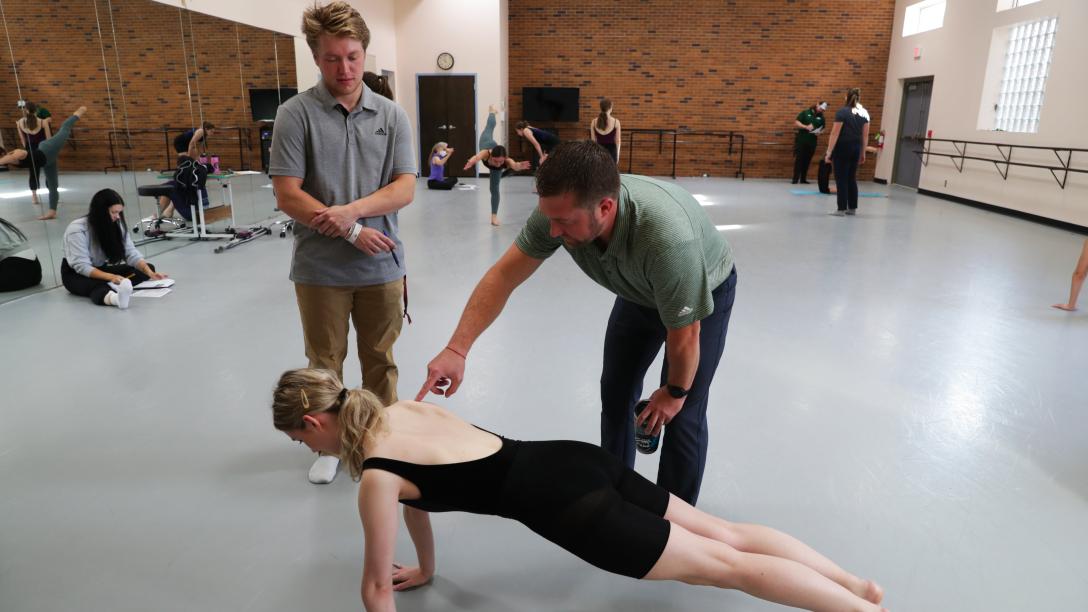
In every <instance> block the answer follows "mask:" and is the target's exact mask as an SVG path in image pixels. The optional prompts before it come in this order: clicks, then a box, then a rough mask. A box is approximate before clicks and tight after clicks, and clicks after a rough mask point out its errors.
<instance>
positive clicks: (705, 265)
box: [514, 174, 733, 328]
mask: <svg viewBox="0 0 1088 612" xmlns="http://www.w3.org/2000/svg"><path fill="white" fill-rule="evenodd" d="M618 204H619V208H618V210H617V212H616V225H615V226H614V227H613V229H612V239H611V240H610V241H609V243H608V246H607V247H606V248H605V249H604V250H601V248H600V247H599V246H597V244H596V243H595V242H590V243H588V244H585V245H582V246H580V247H577V248H573V249H572V248H569V247H567V246H566V245H565V244H564V243H563V241H562V239H560V238H552V236H551V233H550V231H549V225H550V222H549V221H548V218H547V217H545V216H544V214H543V213H541V212H540V209H539V208H537V209H536V210H534V211H533V214H532V215H530V216H529V220H528V221H526V222H525V227H523V228H522V229H521V233H520V234H518V237H517V239H516V240H515V242H514V244H516V245H518V248H519V249H521V252H522V253H525V254H526V255H528V256H529V257H535V258H537V259H545V258H547V257H550V256H551V254H552V253H554V252H555V251H556V249H558V248H559V247H560V246H562V247H563V248H565V249H567V252H568V253H570V256H571V258H572V259H574V263H576V264H578V267H579V268H581V269H582V271H583V272H585V273H586V275H587V276H589V277H590V278H592V279H593V280H594V281H596V282H597V283H598V284H600V285H601V286H602V287H604V288H605V289H608V290H609V291H611V292H613V293H615V294H616V295H618V296H620V297H622V298H623V299H625V300H628V301H631V302H634V303H636V304H639V305H641V306H645V307H647V308H654V309H656V310H657V312H658V314H659V315H660V316H661V322H662V323H664V324H665V325H666V326H667V327H672V328H680V327H684V326H687V325H691V324H692V323H694V322H695V321H699V320H702V319H704V318H706V317H707V316H708V315H710V313H711V312H713V311H714V296H713V295H711V292H712V291H714V289H717V288H718V285H720V284H722V283H723V282H725V279H727V278H729V274H730V273H731V272H732V271H733V249H732V248H730V246H729V243H728V242H726V241H725V238H723V237H722V235H721V233H720V232H718V230H717V229H716V228H715V227H714V225H713V224H712V223H711V222H710V218H709V217H707V216H706V212H705V211H704V210H703V207H702V206H701V205H700V204H699V202H698V201H696V199H695V198H694V197H692V195H691V194H690V193H688V192H687V191H685V190H684V189H683V188H682V187H679V186H678V185H675V184H673V183H666V182H663V181H658V180H655V179H652V178H649V177H645V176H635V175H633V174H624V175H621V176H620V199H619V203H618Z"/></svg>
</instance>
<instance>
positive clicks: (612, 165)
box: [536, 140, 620, 210]
mask: <svg viewBox="0 0 1088 612" xmlns="http://www.w3.org/2000/svg"><path fill="white" fill-rule="evenodd" d="M536 189H537V192H538V193H539V194H540V197H542V198H547V197H552V196H559V195H563V194H566V193H573V194H574V195H575V198H576V199H577V205H578V206H579V207H580V208H584V209H587V210H591V209H592V208H593V207H594V206H596V205H597V203H598V202H600V201H601V200H602V199H604V198H607V197H611V198H618V197H619V194H620V172H619V170H618V169H617V168H616V161H615V160H614V159H612V154H611V153H609V152H608V150H607V149H605V148H604V147H602V146H601V145H599V144H597V143H595V142H593V141H592V140H568V141H566V142H563V143H560V144H559V146H557V147H555V149H554V150H553V151H552V152H551V154H550V155H548V159H546V160H544V163H542V164H540V168H538V169H537V171H536Z"/></svg>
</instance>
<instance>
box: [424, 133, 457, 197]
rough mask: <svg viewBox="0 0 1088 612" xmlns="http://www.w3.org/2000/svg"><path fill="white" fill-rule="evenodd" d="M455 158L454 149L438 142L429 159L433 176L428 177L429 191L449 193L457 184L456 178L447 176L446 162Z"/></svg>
mask: <svg viewBox="0 0 1088 612" xmlns="http://www.w3.org/2000/svg"><path fill="white" fill-rule="evenodd" d="M452 156H453V149H452V148H450V147H449V146H448V145H447V144H446V143H444V142H436V143H435V144H434V146H433V147H431V154H430V156H429V157H428V158H427V159H428V160H429V162H430V164H431V175H430V176H429V177H427V189H440V190H442V191H449V190H450V189H453V186H454V185H456V184H457V177H456V176H450V177H447V176H446V162H448V161H449V160H450V157H452Z"/></svg>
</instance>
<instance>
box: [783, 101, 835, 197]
mask: <svg viewBox="0 0 1088 612" xmlns="http://www.w3.org/2000/svg"><path fill="white" fill-rule="evenodd" d="M825 110H827V102H824V101H822V100H821V101H820V102H817V103H816V104H813V105H812V106H810V107H808V108H806V109H805V110H803V111H801V112H800V113H798V114H797V118H796V119H794V120H793V125H794V127H796V128H797V136H796V137H795V138H794V139H793V155H794V162H793V180H792V181H790V182H791V183H793V184H794V185H796V184H797V183H804V184H808V166H809V164H810V163H812V155H813V154H814V153H815V152H816V135H817V134H819V133H820V132H822V131H823V129H824V111H825Z"/></svg>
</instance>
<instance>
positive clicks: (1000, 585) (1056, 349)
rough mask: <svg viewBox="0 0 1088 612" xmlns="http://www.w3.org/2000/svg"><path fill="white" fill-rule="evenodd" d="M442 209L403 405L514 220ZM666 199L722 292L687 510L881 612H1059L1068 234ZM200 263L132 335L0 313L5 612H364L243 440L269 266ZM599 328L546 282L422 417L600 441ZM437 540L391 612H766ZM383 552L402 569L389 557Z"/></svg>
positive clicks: (285, 341)
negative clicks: (699, 227)
mask: <svg viewBox="0 0 1088 612" xmlns="http://www.w3.org/2000/svg"><path fill="white" fill-rule="evenodd" d="M469 182H471V183H473V184H477V185H478V188H477V189H476V190H472V191H453V192H450V193H441V192H430V191H427V190H426V189H425V188H422V185H423V183H422V182H421V183H420V186H421V188H420V189H419V190H417V196H416V201H415V203H413V204H412V205H411V206H409V207H408V208H407V209H405V210H404V211H403V213H402V214H401V227H402V230H403V237H404V240H405V242H406V244H407V258H408V262H407V263H408V266H409V274H408V280H409V296H410V304H409V311H410V312H411V314H412V317H413V319H414V321H415V323H414V324H412V325H411V326H406V327H405V330H404V334H403V336H402V337H401V340H400V341H399V342H398V344H397V355H398V361H399V363H400V364H401V380H400V393H401V395H402V396H404V397H411V396H413V395H414V394H415V392H416V391H417V389H418V388H419V386H420V384H422V381H423V377H424V365H425V364H426V362H427V361H428V360H429V359H430V358H431V357H432V356H433V355H434V353H435V352H437V351H438V350H439V349H440V348H441V347H442V346H443V345H444V344H445V342H446V340H447V338H448V336H449V334H450V332H451V331H452V329H453V326H454V325H455V323H456V321H457V318H458V316H459V315H460V312H461V309H462V307H463V306H464V303H465V301H466V299H467V297H468V294H469V292H470V291H471V290H472V287H473V285H474V283H475V281H476V280H477V279H478V278H479V277H480V275H481V274H482V273H483V271H484V270H485V269H486V268H487V266H488V265H489V264H490V263H491V262H493V261H494V260H495V259H496V258H497V257H498V256H499V255H500V254H501V253H502V252H503V251H504V250H505V249H506V248H507V247H508V246H509V244H510V243H511V241H512V239H513V238H514V236H515V235H516V233H517V231H518V229H519V227H520V226H521V224H522V223H523V222H524V220H525V218H526V217H527V216H528V214H529V212H530V210H531V208H532V206H533V205H534V204H535V200H534V198H533V196H532V194H531V193H530V183H529V181H528V180H527V179H523V178H511V179H507V180H505V181H504V184H503V188H504V190H505V191H506V194H505V196H504V202H503V209H502V210H501V211H500V216H501V218H502V220H503V221H504V225H503V226H502V227H500V228H498V229H493V228H491V227H490V226H489V225H488V223H487V220H488V213H489V210H488V205H487V186H486V183H485V182H484V181H482V180H481V181H479V182H476V181H469ZM680 182H681V184H682V185H683V186H684V187H686V188H687V189H689V190H690V191H692V192H693V193H697V194H699V195H700V197H702V198H703V200H704V202H705V204H707V207H706V210H707V212H708V214H709V215H710V217H711V219H712V220H713V221H714V222H715V223H716V224H719V225H721V226H723V227H722V231H723V232H724V233H725V235H726V236H727V237H728V239H729V240H730V241H731V242H732V244H733V246H734V248H735V250H736V255H737V261H738V271H739V285H738V292H737V301H736V306H735V309H734V312H733V319H732V325H731V330H730V334H729V339H728V342H727V344H726V349H725V356H724V359H723V362H722V366H721V368H720V370H719V373H718V376H717V379H716V380H715V383H714V388H713V391H712V394H711V406H712V407H711V414H710V419H711V428H712V433H711V447H710V456H709V460H708V465H707V473H706V479H705V481H704V483H703V493H702V498H701V500H700V506H701V507H702V508H703V509H705V510H707V511H710V512H713V513H716V514H720V515H723V516H725V517H728V518H731V519H734V520H739V521H750V522H759V523H764V524H768V525H772V526H775V527H778V528H780V529H782V530H785V531H787V532H789V533H791V534H794V535H796V536H798V537H800V538H801V539H803V540H805V541H807V542H808V543H810V544H812V545H813V546H814V547H816V548H817V549H818V550H820V551H822V552H824V553H826V554H827V555H829V556H830V557H832V558H833V559H835V560H836V561H838V562H839V563H840V564H842V565H843V566H844V567H846V568H847V569H849V570H851V571H854V572H855V573H858V574H860V575H862V576H866V577H871V578H874V579H876V580H877V581H879V582H881V583H882V584H883V586H884V587H885V589H886V591H887V598H886V605H887V606H888V607H889V608H890V609H891V610H893V611H896V610H902V611H905V610H911V611H919V610H926V611H936V610H959V611H978V612H983V611H985V612H999V611H1007V612H1022V611H1025V610H1047V611H1058V610H1083V609H1084V608H1085V605H1086V604H1085V602H1086V601H1088V555H1086V554H1085V551H1086V550H1088V412H1086V410H1085V408H1086V407H1088V400H1086V399H1085V398H1086V390H1088V386H1086V385H1085V382H1084V372H1085V363H1088V314H1086V313H1084V312H1081V313H1072V314H1069V313H1064V312H1059V311H1056V310H1053V309H1051V308H1049V305H1050V304H1051V303H1054V302H1057V301H1059V300H1061V299H1064V298H1065V296H1066V294H1067V291H1068V286H1069V276H1070V273H1071V271H1072V268H1073V264H1074V262H1075V259H1076V256H1077V254H1078V252H1079V245H1080V242H1081V240H1083V237H1082V236H1077V235H1074V234H1071V233H1069V232H1066V231H1062V230H1059V229H1054V228H1050V227H1045V226H1041V225H1037V224H1033V223H1030V222H1026V221H1022V220H1017V219H1013V218H1009V217H1005V216H1001V215H997V214H993V213H989V212H985V211H980V210H976V209H972V208H969V207H965V206H961V205H958V204H952V203H948V202H943V201H939V200H934V199H930V198H927V197H921V196H917V195H916V194H914V193H913V192H911V191H907V190H901V189H898V188H891V189H889V188H886V187H882V186H879V185H863V191H881V192H887V193H890V198H873V199H863V200H862V203H861V206H862V208H861V214H860V215H859V216H858V217H857V218H836V217H831V216H828V215H827V214H826V213H827V211H829V210H830V209H831V208H833V203H832V201H831V199H830V198H825V197H822V196H795V195H791V194H790V190H789V188H790V186H789V185H788V184H785V183H784V182H782V181H755V180H749V181H744V182H740V181H734V180H726V179H686V180H681V181H680ZM1048 188H1054V187H1053V186H1050V187H1048ZM264 197H268V196H267V195H266V196H264ZM28 209H29V206H28ZM214 246H215V243H197V244H190V245H188V246H185V247H183V248H180V249H175V250H171V251H168V252H165V253H161V254H158V255H156V256H154V257H152V261H153V263H155V264H156V265H157V266H158V267H159V268H160V269H161V270H163V271H165V272H167V273H168V274H170V275H171V276H172V277H174V278H176V279H177V287H176V290H175V291H174V292H173V293H172V294H170V295H168V296H166V297H164V298H162V299H144V300H134V304H133V306H132V308H131V309H130V310H128V311H119V310H116V309H109V308H102V307H95V306H92V305H91V304H90V303H89V301H87V300H85V299H81V298H75V297H73V296H70V295H68V294H67V293H66V292H65V291H64V290H63V289H54V290H52V291H47V292H44V293H39V294H36V295H31V296H28V297H25V298H22V299H19V300H16V301H12V302H9V303H7V304H4V305H2V306H0V322H2V324H0V346H2V347H3V353H4V366H3V369H4V375H3V381H4V382H3V401H2V402H0V404H2V407H0V423H2V426H0V491H2V495H0V609H3V610H4V611H5V612H7V611H11V612H24V611H37V610H80V611H103V612H107V611H108V612H123V611H141V612H144V611H147V610H155V611H159V612H166V611H179V612H180V611H185V612H190V611H194V610H201V611H205V610H209V611H211V610H214V611H219V610H222V611H230V612H241V611H246V610H250V611H284V612H288V611H290V612H295V611H297V610H324V611H334V610H343V611H347V610H358V609H360V608H361V603H360V599H359V578H360V575H361V569H362V559H363V538H362V530H361V528H360V526H359V521H358V516H357V510H356V506H355V497H356V485H355V484H354V483H353V482H351V480H350V479H349V478H348V477H347V476H346V475H345V474H344V473H343V472H342V473H341V475H340V476H339V477H338V478H337V480H336V481H335V482H334V483H332V484H331V485H328V486H314V485H311V484H309V483H308V482H307V481H306V470H307V468H308V467H309V465H310V463H311V460H312V455H310V453H308V452H307V451H305V449H301V448H299V447H298V446H296V445H294V444H291V443H290V442H289V441H288V440H287V438H286V437H285V436H283V435H282V434H280V433H279V432H277V431H275V430H274V429H273V428H272V426H271V423H270V415H269V412H270V411H269V403H270V392H271V390H272V386H273V384H274V383H275V381H276V378H277V376H278V375H279V374H280V372H281V371H283V370H284V369H286V368H291V367H298V366H303V365H305V363H306V361H305V358H304V355H303V350H302V338H301V332H300V329H299V324H298V315H297V310H296V306H295V302H294V295H293V289H292V286H291V284H290V282H288V280H287V267H288V261H289V259H290V252H291V244H290V241H289V240H281V239H279V238H278V237H275V236H273V237H265V238H261V239H260V240H258V241H256V242H254V243H251V244H249V245H245V246H243V247H240V248H238V249H235V250H233V251H230V252H227V253H224V254H213V252H212V249H213V247H214ZM1086 297H1088V296H1086ZM611 301H612V300H611V298H610V296H609V294H608V293H606V292H605V291H604V290H603V289H601V288H599V287H597V286H596V285H595V284H593V283H592V282H591V281H589V280H588V279H587V278H585V277H584V276H583V275H582V274H581V273H580V272H579V271H578V270H577V269H576V268H575V266H574V265H573V264H572V263H571V261H570V259H569V257H568V256H566V255H565V254H563V253H559V254H557V255H556V256H555V257H554V258H553V259H552V261H549V262H548V263H547V264H545V265H544V267H543V268H542V269H541V270H540V272H539V273H538V274H537V275H536V277H535V278H533V279H531V280H530V281H529V282H528V284H527V285H525V286H523V287H522V288H521V289H520V290H519V291H518V292H517V293H516V294H515V296H514V297H513V299H512V300H511V302H510V303H509V305H508V306H507V309H506V313H505V314H504V315H503V316H502V317H500V319H499V320H498V321H497V322H496V324H495V325H494V326H493V327H492V329H490V330H489V331H488V332H487V333H486V334H485V335H484V336H483V337H482V338H481V340H480V341H479V343H478V344H477V346H476V347H475V349H474V350H473V351H472V353H471V355H470V358H469V364H468V377H467V379H466V381H465V384H464V386H463V388H462V391H461V392H460V393H459V394H457V395H456V396H455V397H454V398H452V399H451V400H448V401H446V400H441V401H442V403H443V404H444V405H446V406H448V407H449V408H451V409H453V410H455V411H457V412H458V413H459V414H461V415H463V416H464V418H466V419H468V420H470V421H472V422H474V423H477V424H479V425H480V426H482V427H486V428H488V429H491V430H493V431H497V432H500V433H503V434H505V435H507V436H509V437H513V438H520V439H546V438H573V439H579V440H586V441H590V442H596V441H597V440H598V431H599V427H598V412H599V399H598V384H597V381H598V378H599V375H600V356H601V343H602V337H603V331H604V326H605V322H606V319H607V317H608V313H609V309H610V307H611ZM346 371H347V372H348V382H349V383H351V384H358V383H359V379H360V376H359V371H358V365H357V361H355V359H354V357H352V358H350V359H349V363H348V364H347V366H346ZM656 377H657V368H656V366H655V368H654V369H652V370H651V373H650V376H649V378H650V379H651V384H652V380H654V379H656ZM655 460H656V457H654V458H650V459H646V458H640V460H639V464H638V469H639V470H640V471H641V472H642V473H644V474H646V475H647V476H649V477H651V478H653V477H654V475H655V472H656V464H655ZM434 526H435V530H436V539H437V548H438V575H437V578H436V579H435V581H434V584H433V585H431V586H428V587H425V588H422V589H419V590H416V591H414V592H410V593H404V594H398V595H397V598H396V601H397V606H398V609H400V610H409V611H413V610H417V611H421V610H443V611H444V610H480V611H496V612H497V611H503V612H506V611H510V610H593V611H610V610H615V611H621V610H622V611H625V612H627V611H647V612H649V611H659V610H728V611H730V612H751V611H757V610H758V611H763V610H768V611H769V610H776V609H783V608H780V607H778V606H775V605H772V604H768V603H764V602H761V601H758V600H755V599H753V598H751V597H749V596H747V595H744V594H743V593H738V592H729V591H718V590H715V589H711V588H704V587H689V586H685V585H682V584H672V583H649V582H638V581H633V580H630V579H627V578H622V577H617V576H611V575H607V574H605V573H603V572H600V571H598V570H596V569H595V568H592V567H590V566H588V565H586V564H585V563H583V562H582V561H580V560H579V559H577V558H574V557H572V556H570V555H568V554H567V553H565V552H564V551H562V550H560V549H558V548H556V547H555V546H553V545H551V544H549V543H548V542H546V541H544V540H542V539H540V538H538V537H537V536H536V535H534V534H532V533H531V532H529V531H528V530H527V529H525V528H523V527H522V526H520V525H518V524H516V523H512V522H507V521H504V520H502V519H496V518H492V517H480V516H472V515H467V514H456V513H455V514H443V515H436V516H435V517H434ZM397 546H398V558H399V559H400V560H401V561H403V562H408V563H411V562H413V560H414V556H413V554H412V548H411V545H410V543H409V541H408V539H407V534H406V532H404V530H403V528H402V534H401V538H400V539H399V541H398V545H397Z"/></svg>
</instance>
